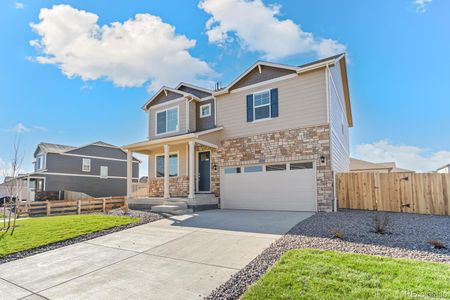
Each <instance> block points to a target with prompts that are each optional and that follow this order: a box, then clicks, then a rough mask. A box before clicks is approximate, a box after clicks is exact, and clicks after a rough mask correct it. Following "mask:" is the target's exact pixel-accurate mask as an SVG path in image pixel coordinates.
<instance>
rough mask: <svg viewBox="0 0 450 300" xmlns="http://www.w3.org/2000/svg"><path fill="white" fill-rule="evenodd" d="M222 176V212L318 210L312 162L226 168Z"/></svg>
mask: <svg viewBox="0 0 450 300" xmlns="http://www.w3.org/2000/svg"><path fill="white" fill-rule="evenodd" d="M221 175H222V176H221V184H220V185H221V187H220V189H221V203H222V208H224V209H255V210H292V211H316V210H317V207H316V203H317V202H316V176H315V170H314V166H313V163H312V162H301V163H300V162H292V163H283V164H268V165H255V166H242V167H227V168H224V169H223V170H222V174H221Z"/></svg>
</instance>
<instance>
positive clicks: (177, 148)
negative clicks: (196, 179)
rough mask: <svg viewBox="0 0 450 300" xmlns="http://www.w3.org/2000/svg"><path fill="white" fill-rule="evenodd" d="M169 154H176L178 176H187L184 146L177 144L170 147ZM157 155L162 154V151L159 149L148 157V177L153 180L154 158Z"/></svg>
mask: <svg viewBox="0 0 450 300" xmlns="http://www.w3.org/2000/svg"><path fill="white" fill-rule="evenodd" d="M169 150H170V153H173V152H178V155H179V156H178V166H179V174H178V175H179V176H188V174H187V170H186V159H187V157H186V144H178V145H171V146H170V149H169ZM159 154H164V149H163V147H161V149H160V150H155V151H152V153H151V154H150V155H149V156H148V173H149V174H148V176H149V178H155V156H156V155H159Z"/></svg>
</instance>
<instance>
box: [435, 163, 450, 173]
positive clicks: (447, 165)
mask: <svg viewBox="0 0 450 300" xmlns="http://www.w3.org/2000/svg"><path fill="white" fill-rule="evenodd" d="M447 167H449V168H450V164H446V165H445V166H442V167H440V168H437V169H436V171H439V170H442V169H445V168H447Z"/></svg>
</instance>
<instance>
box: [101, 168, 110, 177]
mask: <svg viewBox="0 0 450 300" xmlns="http://www.w3.org/2000/svg"><path fill="white" fill-rule="evenodd" d="M100 178H108V167H107V166H101V167H100Z"/></svg>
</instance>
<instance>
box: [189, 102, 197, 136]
mask: <svg viewBox="0 0 450 300" xmlns="http://www.w3.org/2000/svg"><path fill="white" fill-rule="evenodd" d="M196 128H197V105H196V103H195V101H191V102H190V103H189V130H190V131H191V132H194V131H196Z"/></svg>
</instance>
